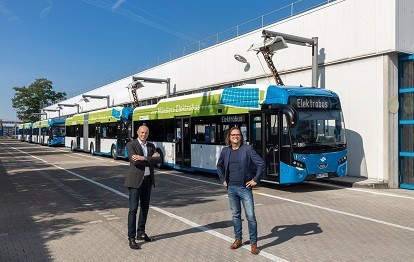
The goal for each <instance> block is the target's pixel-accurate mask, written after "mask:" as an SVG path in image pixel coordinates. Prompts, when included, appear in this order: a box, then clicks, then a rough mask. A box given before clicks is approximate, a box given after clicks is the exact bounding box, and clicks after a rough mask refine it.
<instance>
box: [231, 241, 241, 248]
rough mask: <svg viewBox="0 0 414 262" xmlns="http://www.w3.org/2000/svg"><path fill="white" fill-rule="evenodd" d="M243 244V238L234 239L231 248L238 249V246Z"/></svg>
mask: <svg viewBox="0 0 414 262" xmlns="http://www.w3.org/2000/svg"><path fill="white" fill-rule="evenodd" d="M241 245H242V241H241V239H236V240H234V242H233V244H231V246H230V248H231V249H237V248H239V247H241Z"/></svg>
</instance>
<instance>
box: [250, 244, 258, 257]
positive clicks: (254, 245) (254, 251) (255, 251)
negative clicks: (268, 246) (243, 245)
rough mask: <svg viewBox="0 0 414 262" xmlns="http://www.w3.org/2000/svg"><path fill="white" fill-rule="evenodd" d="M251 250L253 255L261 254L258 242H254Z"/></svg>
mask: <svg viewBox="0 0 414 262" xmlns="http://www.w3.org/2000/svg"><path fill="white" fill-rule="evenodd" d="M250 252H252V254H253V255H257V254H259V249H258V248H257V244H256V243H254V244H252V245H251V250H250Z"/></svg>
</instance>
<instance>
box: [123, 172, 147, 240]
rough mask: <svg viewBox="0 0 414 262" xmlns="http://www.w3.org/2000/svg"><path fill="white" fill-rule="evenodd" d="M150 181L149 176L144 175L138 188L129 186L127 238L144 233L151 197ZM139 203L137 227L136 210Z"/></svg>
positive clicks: (133, 237)
mask: <svg viewBox="0 0 414 262" xmlns="http://www.w3.org/2000/svg"><path fill="white" fill-rule="evenodd" d="M151 189H152V183H151V178H150V176H148V177H144V180H143V181H142V185H141V186H140V187H139V188H132V187H130V188H129V212H128V239H135V237H136V236H137V235H138V236H141V235H142V234H144V233H145V224H146V223H147V216H148V209H149V203H150V198H151ZM139 203H140V209H139V218H138V227H137V211H138V204H139Z"/></svg>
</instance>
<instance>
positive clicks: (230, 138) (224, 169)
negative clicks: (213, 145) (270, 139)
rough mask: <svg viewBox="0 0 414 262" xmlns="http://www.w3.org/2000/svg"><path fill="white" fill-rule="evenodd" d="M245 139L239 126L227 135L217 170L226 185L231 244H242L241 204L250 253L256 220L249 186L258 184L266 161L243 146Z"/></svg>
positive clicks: (254, 251)
mask: <svg viewBox="0 0 414 262" xmlns="http://www.w3.org/2000/svg"><path fill="white" fill-rule="evenodd" d="M243 143H244V138H243V136H242V134H241V131H240V129H239V128H238V127H233V128H231V129H230V131H229V132H228V134H227V137H226V144H227V145H228V147H225V148H223V150H222V151H221V154H220V158H219V160H218V161H217V172H218V176H219V178H220V181H221V183H223V185H224V186H225V187H227V195H228V197H229V201H230V207H231V212H232V216H233V228H234V235H235V239H236V240H235V241H234V243H233V244H232V245H231V246H230V248H231V249H237V248H239V247H240V246H241V245H242V235H243V234H242V220H241V204H240V203H243V208H244V211H245V214H246V219H247V221H248V227H249V235H250V245H251V253H252V254H254V255H257V254H258V253H259V249H258V248H257V222H256V216H255V214H254V201H253V193H252V187H254V186H255V185H257V183H259V181H260V179H262V176H263V172H264V171H265V168H266V164H265V162H264V161H263V159H262V158H261V157H260V156H259V155H258V154H257V153H256V151H255V150H254V149H253V147H252V146H250V145H244V144H243ZM253 164H254V165H256V166H257V171H256V174H252V166H253Z"/></svg>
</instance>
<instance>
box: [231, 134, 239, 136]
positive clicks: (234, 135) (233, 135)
mask: <svg viewBox="0 0 414 262" xmlns="http://www.w3.org/2000/svg"><path fill="white" fill-rule="evenodd" d="M230 136H241V134H230Z"/></svg>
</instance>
